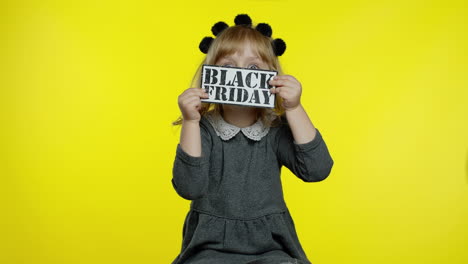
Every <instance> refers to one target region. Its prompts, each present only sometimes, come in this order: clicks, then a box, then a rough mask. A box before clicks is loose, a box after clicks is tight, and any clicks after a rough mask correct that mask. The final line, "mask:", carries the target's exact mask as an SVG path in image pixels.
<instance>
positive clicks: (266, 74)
mask: <svg viewBox="0 0 468 264" xmlns="http://www.w3.org/2000/svg"><path fill="white" fill-rule="evenodd" d="M277 74H278V73H277V72H276V71H268V70H254V69H246V68H236V67H221V66H213V65H203V66H202V76H201V77H202V78H201V85H202V88H203V89H205V91H206V92H207V93H208V95H209V98H208V99H202V100H201V101H202V102H207V103H208V102H209V103H219V104H236V105H245V106H255V107H269V108H273V107H275V94H272V93H270V88H272V87H273V86H271V85H269V84H268V81H270V79H271V78H272V77H273V76H276V75H277Z"/></svg>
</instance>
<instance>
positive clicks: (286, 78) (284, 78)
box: [269, 75, 302, 111]
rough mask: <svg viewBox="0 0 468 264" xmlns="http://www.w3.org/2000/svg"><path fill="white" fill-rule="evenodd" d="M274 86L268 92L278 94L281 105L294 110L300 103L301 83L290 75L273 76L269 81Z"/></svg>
mask: <svg viewBox="0 0 468 264" xmlns="http://www.w3.org/2000/svg"><path fill="white" fill-rule="evenodd" d="M269 84H270V85H272V86H275V87H276V88H271V89H270V92H271V93H274V94H278V95H279V96H280V97H281V98H283V107H284V109H285V110H286V111H289V110H294V109H295V108H296V107H298V106H299V105H300V103H301V101H300V99H301V93H302V85H301V83H300V82H299V81H298V80H297V79H296V78H294V77H293V76H291V75H279V76H275V77H274V78H273V79H271V80H270V82H269Z"/></svg>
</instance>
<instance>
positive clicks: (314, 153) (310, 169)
mask: <svg viewBox="0 0 468 264" xmlns="http://www.w3.org/2000/svg"><path fill="white" fill-rule="evenodd" d="M274 143H275V145H276V146H277V148H276V150H277V151H276V155H277V158H278V161H279V162H280V164H281V165H284V166H286V167H287V168H288V169H290V170H291V172H292V173H294V174H295V175H296V176H297V177H299V178H300V179H302V180H303V181H305V182H318V181H322V180H324V179H326V178H327V177H328V175H329V174H330V172H331V169H332V167H333V163H334V162H333V159H332V157H331V156H330V153H329V151H328V148H327V145H326V144H325V141H324V140H323V138H322V135H321V133H320V131H319V130H318V129H317V133H316V136H315V138H314V139H313V140H311V141H310V142H307V143H304V144H296V143H295V142H294V137H293V135H292V132H291V129H290V128H289V126H288V125H287V123H284V124H283V125H282V126H281V127H280V128H279V131H278V132H277V134H276V137H275V142H274Z"/></svg>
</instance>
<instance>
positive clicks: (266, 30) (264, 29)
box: [255, 23, 273, 38]
mask: <svg viewBox="0 0 468 264" xmlns="http://www.w3.org/2000/svg"><path fill="white" fill-rule="evenodd" d="M255 29H256V30H257V31H258V32H260V33H262V35H264V36H267V37H269V38H270V37H271V34H273V30H272V29H271V27H270V25H268V24H266V23H259V24H258V25H257V26H256V27H255Z"/></svg>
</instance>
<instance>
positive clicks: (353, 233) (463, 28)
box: [0, 0, 468, 264]
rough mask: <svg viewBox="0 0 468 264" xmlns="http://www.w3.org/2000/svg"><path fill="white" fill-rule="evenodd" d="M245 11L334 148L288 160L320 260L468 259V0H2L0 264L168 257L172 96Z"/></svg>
mask: <svg viewBox="0 0 468 264" xmlns="http://www.w3.org/2000/svg"><path fill="white" fill-rule="evenodd" d="M233 3H234V4H235V5H234V6H230V5H229V4H233ZM244 12H245V13H248V14H250V15H251V17H252V18H253V20H254V23H258V22H268V23H270V24H271V25H272V27H273V30H274V32H273V35H274V37H281V38H283V39H284V40H285V41H286V43H287V45H288V49H287V50H286V52H285V54H284V55H283V56H282V57H281V61H282V63H283V66H284V69H285V71H286V73H288V74H292V75H294V76H296V77H297V78H298V79H299V80H300V81H301V82H302V84H303V89H304V91H303V97H302V102H303V105H304V106H305V107H306V109H307V110H308V113H309V115H310V116H311V118H312V121H313V122H314V124H315V125H316V126H317V127H318V128H319V129H320V130H321V132H322V133H323V136H324V138H325V140H326V142H327V144H328V147H329V149H330V152H331V154H332V156H333V158H334V160H335V166H334V168H333V171H332V173H331V175H330V177H329V178H328V179H327V180H325V181H323V182H320V183H312V184H306V183H303V182H301V181H300V180H298V179H297V178H295V177H294V176H293V175H292V174H291V173H290V172H289V171H287V170H285V173H284V175H283V178H284V189H285V195H286V199H287V202H288V205H289V207H290V210H291V213H292V215H293V217H294V219H295V222H296V226H297V230H298V233H299V237H300V240H301V242H302V244H303V246H304V248H305V250H306V252H307V254H308V256H309V257H310V259H311V261H312V262H313V263H315V264H326V263H330V264H336V263H359V264H365V263H368V264H375V263H382V264H383V263H425V264H427V263H451V264H455V263H460V264H461V263H468V250H467V249H468V242H467V241H468V240H467V237H468V57H467V50H468V27H467V26H468V10H467V5H466V3H465V1H462V0H460V1H456V0H452V1H449V0H439V1H411V0H400V1H394V0H385V1H374V0H362V1H349V2H346V1H335V2H332V1H316V2H312V3H311V2H310V1H300V2H299V1H280V0H276V1H275V0H270V1H268V0H263V1H261V0H257V1H242V0H239V1H229V2H226V3H225V4H222V3H220V2H218V1H206V2H200V1H194V2H188V1H187V2H180V1H166V2H164V3H162V2H158V1H143V0H132V1H109V0H107V1H95V0H88V1H55V2H54V1H26V0H23V1H21V0H20V1H2V2H1V4H0V21H1V23H0V30H1V31H0V32H1V35H0V36H1V39H0V40H1V41H0V65H1V68H0V69H1V71H0V117H1V119H0V120H1V124H0V125H1V129H0V136H1V137H0V138H1V141H0V143H1V147H0V151H1V152H0V156H1V159H0V186H1V187H0V198H1V199H0V206H1V207H0V210H1V211H0V214H1V215H0V224H1V225H0V263H5V264H10V263H15V264H16V263H22V264H42V263H44V264H55V263H57V264H59V263H60V264H62V263H65V264H73V263H85V264H93V263H99V264H102V263H113V264H119V263H139V264H143V263H170V261H171V260H172V259H173V258H174V257H175V256H176V254H177V253H178V251H179V250H180V246H181V245H180V244H181V238H182V237H181V234H182V225H183V220H184V217H185V214H186V212H187V210H188V206H189V203H188V201H186V200H183V199H182V198H180V197H178V196H177V194H176V193H175V191H174V190H173V188H172V185H171V183H170V180H171V177H172V175H171V168H172V162H173V160H174V154H175V147H176V144H177V142H178V133H179V130H178V129H174V128H172V127H171V125H170V123H171V121H172V120H174V119H176V118H177V116H178V113H179V110H178V107H177V96H178V95H179V94H180V93H181V92H182V91H183V90H184V89H186V88H188V85H189V83H190V80H191V78H192V76H193V73H194V71H195V68H196V66H197V65H198V64H199V63H200V62H201V60H202V57H203V56H202V53H201V52H199V50H198V43H199V41H200V40H201V38H202V37H204V36H208V35H210V28H211V26H212V24H214V23H215V22H217V21H219V20H224V21H226V22H228V23H229V24H230V25H232V23H233V18H234V16H235V15H236V14H238V13H244ZM174 70H177V72H176V73H174Z"/></svg>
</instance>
